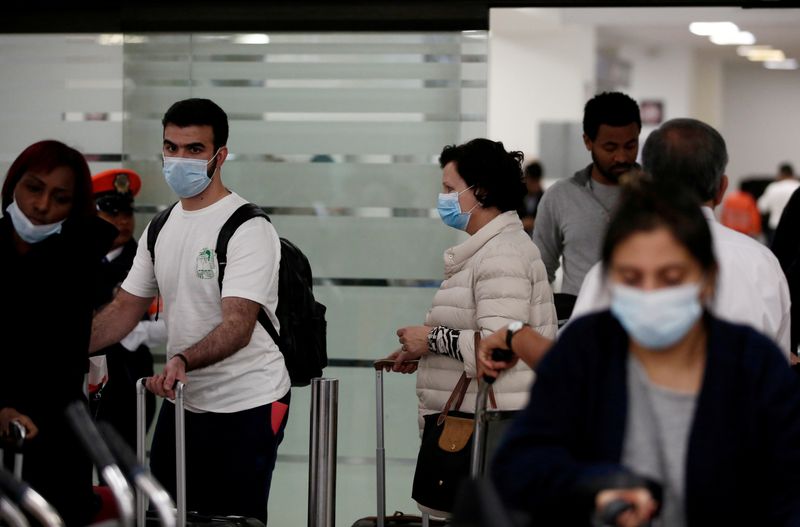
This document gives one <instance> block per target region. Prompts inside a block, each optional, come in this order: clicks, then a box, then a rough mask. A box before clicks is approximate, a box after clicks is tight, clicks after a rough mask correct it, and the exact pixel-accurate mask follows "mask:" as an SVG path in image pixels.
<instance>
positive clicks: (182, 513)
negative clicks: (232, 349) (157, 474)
mask: <svg viewBox="0 0 800 527" xmlns="http://www.w3.org/2000/svg"><path fill="white" fill-rule="evenodd" d="M145 381H146V379H144V378H143V379H139V382H137V383H136V393H137V399H136V403H137V406H136V413H137V419H136V456H137V458H138V461H139V464H141V465H142V466H144V465H145V463H146V461H145V417H146V415H145V414H146V412H145V404H146V402H145V395H146V393H147V389H146V388H145ZM184 388H185V385H184V384H183V383H182V382H177V383H176V385H175V475H176V478H175V479H176V482H177V485H176V496H175V504H176V507H177V510H176V511H175V514H176V521H175V525H176V527H187V526H188V527H264V523H263V522H262V521H261V520H259V519H257V518H249V517H245V516H211V515H206V514H198V513H196V512H190V511H187V510H186V443H185V437H184V422H183V417H184V408H183V393H184ZM145 509H146V504H145V498H144V496H143V495H142V493H137V495H136V512H137V524H136V525H137V527H144V526H145V524H146V525H147V526H148V527H149V526H153V527H155V526H157V525H161V521H160V518H159V516H158V515H157V514H156V513H155V512H151V511H146V510H145Z"/></svg>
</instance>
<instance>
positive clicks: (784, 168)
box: [778, 163, 794, 177]
mask: <svg viewBox="0 0 800 527" xmlns="http://www.w3.org/2000/svg"><path fill="white" fill-rule="evenodd" d="M778 172H780V173H781V174H783V175H784V176H789V177H791V176H794V167H793V166H792V164H791V163H781V165H780V166H779V167H778Z"/></svg>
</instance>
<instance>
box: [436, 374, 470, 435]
mask: <svg viewBox="0 0 800 527" xmlns="http://www.w3.org/2000/svg"><path fill="white" fill-rule="evenodd" d="M471 381H472V379H470V378H469V377H467V372H461V377H459V378H458V382H457V383H456V386H455V388H453V392H452V393H451V394H450V397H449V398H448V399H447V402H446V403H445V405H444V408H443V409H442V411H441V412H440V413H439V419H437V420H436V423H437V424H439V425H441V424H442V423H444V420H445V419H446V418H447V413H448V412H449V411H450V407H451V406H452V405H453V401H456V406H455V408H453V409H454V410H458V409H459V408H461V403H462V402H463V401H464V395H466V393H467V387H468V386H469V383H470V382H471Z"/></svg>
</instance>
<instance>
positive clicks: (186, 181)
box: [163, 150, 219, 198]
mask: <svg viewBox="0 0 800 527" xmlns="http://www.w3.org/2000/svg"><path fill="white" fill-rule="evenodd" d="M217 153H219V150H217V152H216V153H215V154H214V155H213V156H212V157H211V159H209V160H208V161H205V160H203V159H192V158H190V157H168V156H164V168H163V171H164V179H166V180H167V184H168V185H169V187H170V188H171V189H172V191H173V192H174V193H175V194H177V195H178V196H179V197H181V198H191V197H194V196H197V195H198V194H200V193H201V192H203V191H204V190H205V189H206V188H208V186H209V185H210V184H211V177H210V176H209V175H208V164H209V163H211V161H213V160H214V159H215V158H216V156H217Z"/></svg>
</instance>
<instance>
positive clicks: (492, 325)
mask: <svg viewBox="0 0 800 527" xmlns="http://www.w3.org/2000/svg"><path fill="white" fill-rule="evenodd" d="M473 282H474V287H473V292H474V296H475V320H476V323H477V326H478V327H479V328H480V331H481V334H482V335H483V336H488V335H490V334H491V333H493V332H495V331H497V330H499V329H501V328H503V327H505V326H506V325H508V324H509V323H510V322H512V321H514V320H521V321H523V322H527V323H529V324H530V325H531V326H533V327H534V328H535V329H536V330H537V331H538V332H539V333H541V334H542V335H544V336H546V337H549V338H553V337H555V334H556V330H557V319H556V312H555V306H554V304H553V294H552V291H551V289H550V285H549V283H548V282H547V274H546V271H545V268H544V264H543V263H542V260H541V258H540V257H539V255H538V251H537V250H536V248H535V246H533V245H532V244H528V245H523V246H520V245H518V244H512V243H503V244H497V245H496V246H493V247H491V248H490V249H489V250H487V251H486V252H485V253H484V254H483V255H482V256H481V258H480V260H479V261H478V262H477V263H476V265H475V267H474V273H473ZM474 333H475V332H474V331H462V332H461V335H460V337H459V348H460V350H461V355H462V356H463V357H464V369H465V370H466V372H467V375H470V376H475V375H476V365H475V343H474ZM518 366H519V365H518ZM526 368H527V366H526Z"/></svg>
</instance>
